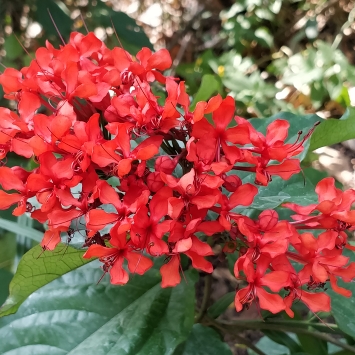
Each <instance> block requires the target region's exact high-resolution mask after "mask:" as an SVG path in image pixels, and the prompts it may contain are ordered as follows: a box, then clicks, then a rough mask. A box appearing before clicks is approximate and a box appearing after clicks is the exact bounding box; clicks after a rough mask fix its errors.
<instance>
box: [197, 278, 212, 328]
mask: <svg viewBox="0 0 355 355" xmlns="http://www.w3.org/2000/svg"><path fill="white" fill-rule="evenodd" d="M211 286H212V275H211V274H207V275H206V277H205V287H204V290H203V298H202V303H201V308H200V312H199V313H198V315H197V316H196V320H195V323H200V322H201V320H202V318H203V317H204V316H205V313H206V311H207V307H208V302H209V300H210V296H211Z"/></svg>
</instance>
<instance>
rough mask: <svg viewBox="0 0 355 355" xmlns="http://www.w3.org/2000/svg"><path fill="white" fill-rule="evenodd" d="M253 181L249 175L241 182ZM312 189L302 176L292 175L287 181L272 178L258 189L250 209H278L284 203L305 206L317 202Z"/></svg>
mask: <svg viewBox="0 0 355 355" xmlns="http://www.w3.org/2000/svg"><path fill="white" fill-rule="evenodd" d="M254 179H255V174H249V175H248V176H247V177H245V178H243V179H242V181H243V183H247V182H249V183H253V182H254ZM314 189H315V186H314V185H313V183H312V182H311V181H310V180H309V179H308V178H307V176H306V177H305V178H304V177H303V175H302V174H297V175H294V176H292V177H291V178H290V179H289V180H283V179H281V178H280V177H278V176H274V177H273V178H272V181H271V182H270V183H269V184H268V185H267V186H260V187H259V193H258V194H257V195H256V196H255V198H254V201H253V203H252V204H251V206H250V208H251V209H257V210H266V209H270V208H275V207H278V206H280V205H281V204H282V203H284V202H286V201H290V202H291V201H292V202H294V203H297V204H300V205H303V206H306V205H309V204H311V203H315V202H317V201H318V196H317V195H316V193H315V191H314ZM239 209H240V208H239ZM244 209H245V208H244Z"/></svg>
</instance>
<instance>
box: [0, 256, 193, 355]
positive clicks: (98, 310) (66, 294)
mask: <svg viewBox="0 0 355 355" xmlns="http://www.w3.org/2000/svg"><path fill="white" fill-rule="evenodd" d="M101 275H102V270H100V268H99V267H98V265H97V264H96V262H93V263H91V264H90V265H86V266H84V267H82V268H80V269H77V270H75V271H72V272H70V273H68V274H66V275H64V276H63V277H61V278H59V279H57V280H55V281H54V282H52V283H50V284H49V285H46V286H45V287H43V288H41V289H40V290H37V291H36V292H35V293H34V294H33V295H32V297H30V298H28V299H27V300H26V301H25V302H24V304H23V305H22V306H21V307H20V309H19V311H18V313H17V314H15V315H12V316H9V317H4V318H2V319H1V320H0V338H1V343H0V353H1V354H4V353H5V354H7V355H8V353H10V354H12V355H15V354H18V355H20V354H36V355H37V354H42V353H43V354H55V355H64V354H67V355H89V354H95V355H106V354H120V355H121V354H122V355H123V354H124V355H158V354H159V355H170V354H173V352H174V351H175V349H176V348H177V346H178V345H179V344H180V343H182V342H184V341H185V340H186V338H187V336H188V334H189V332H190V330H191V328H192V326H193V320H194V307H195V297H194V296H195V287H194V283H195V278H194V277H193V275H192V274H191V273H189V272H187V273H186V274H185V275H186V278H187V283H185V282H182V283H181V284H180V285H179V286H177V287H175V288H165V289H162V288H161V286H160V280H161V276H160V273H159V271H158V270H157V269H152V270H150V271H149V272H148V273H146V274H145V275H144V276H138V275H135V276H133V277H132V278H131V280H130V281H129V283H128V284H127V285H125V286H114V285H110V282H109V277H108V276H107V277H105V278H104V279H103V280H102V281H101V282H100V283H99V284H96V283H97V281H98V280H99V279H100V277H101ZM44 349H45V350H44ZM49 350H50V351H49ZM45 351H47V352H45Z"/></svg>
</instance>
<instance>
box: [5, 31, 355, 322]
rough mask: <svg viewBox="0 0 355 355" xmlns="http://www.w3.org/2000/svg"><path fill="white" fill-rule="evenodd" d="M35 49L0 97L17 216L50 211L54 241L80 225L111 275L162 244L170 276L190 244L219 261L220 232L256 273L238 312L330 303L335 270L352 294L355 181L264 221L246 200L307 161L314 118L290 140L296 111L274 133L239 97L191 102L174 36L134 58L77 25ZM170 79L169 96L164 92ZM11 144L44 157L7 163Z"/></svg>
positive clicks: (205, 266)
mask: <svg viewBox="0 0 355 355" xmlns="http://www.w3.org/2000/svg"><path fill="white" fill-rule="evenodd" d="M35 56H36V57H35V59H34V60H32V62H31V63H30V65H29V67H25V68H23V69H22V70H20V71H18V70H15V69H10V68H8V69H6V70H5V71H4V73H3V74H1V75H0V84H1V85H2V86H3V89H4V92H5V96H6V98H8V99H10V100H14V102H15V103H16V105H17V110H16V111H11V110H10V109H7V108H0V127H1V131H0V159H2V161H3V164H2V166H1V167H0V184H1V187H2V190H0V209H7V208H9V207H10V206H12V205H16V207H15V209H14V211H13V214H14V215H16V216H19V215H21V214H23V213H25V212H27V213H28V214H30V215H31V217H32V218H34V219H36V220H38V221H39V222H41V223H45V224H46V225H47V226H48V229H47V230H46V232H45V233H44V238H43V241H42V247H43V249H44V250H53V249H54V248H55V247H56V245H57V244H58V243H59V242H60V241H61V236H63V234H64V235H65V234H67V235H68V240H70V239H71V238H72V237H73V233H74V232H75V231H77V230H79V229H81V230H83V231H84V234H85V243H84V247H87V248H88V249H87V251H86V252H85V254H84V258H93V257H96V258H99V260H100V261H101V262H102V264H103V270H104V273H107V272H108V273H109V274H110V276H111V282H112V283H113V284H119V285H122V284H125V283H127V282H128V279H129V274H128V271H129V272H130V273H137V274H140V275H142V274H144V273H145V272H146V271H147V270H148V269H150V268H151V267H152V266H153V261H152V259H153V258H155V257H163V258H164V264H163V266H162V267H161V269H160V272H161V275H162V287H170V286H175V285H177V284H179V283H180V281H181V272H182V268H181V257H182V255H183V254H184V255H186V256H187V257H188V258H189V259H190V260H191V265H192V267H193V268H196V269H198V270H201V271H204V272H207V273H211V272H212V271H213V266H212V263H211V257H212V256H213V255H215V252H214V250H215V249H212V247H213V246H214V245H216V244H219V245H222V250H223V251H222V253H236V254H237V255H238V256H239V257H238V259H237V262H236V263H235V267H234V273H235V276H236V277H237V278H239V279H244V280H245V281H246V282H247V286H246V287H245V288H241V289H239V290H238V291H237V293H236V298H235V305H236V309H237V310H238V311H239V310H241V309H242V308H243V307H244V306H246V307H248V306H249V305H250V303H251V302H253V301H254V300H258V302H259V305H260V308H262V309H265V310H269V311H271V312H273V313H276V312H279V311H282V310H285V311H286V312H287V313H288V314H289V315H291V316H292V310H291V305H292V303H293V301H295V300H301V301H303V302H304V303H305V304H306V305H307V306H308V307H309V308H310V309H311V310H312V311H314V312H317V311H320V310H323V311H328V310H329V308H330V300H329V296H328V295H327V294H325V293H324V292H322V290H323V289H324V286H325V284H326V282H327V281H328V280H330V284H331V287H332V288H333V289H334V290H335V291H336V292H339V293H341V294H344V295H345V296H349V291H347V290H344V289H343V288H341V287H339V286H337V279H338V278H339V277H341V278H342V279H343V280H345V281H350V280H351V279H353V278H354V277H355V264H351V263H350V264H349V258H347V257H345V256H343V255H342V251H343V248H344V247H349V248H351V246H349V245H348V243H347V234H346V232H345V231H346V230H352V229H353V228H354V226H355V211H350V207H351V204H352V203H353V202H354V201H355V191H353V190H349V191H346V192H344V193H343V192H341V191H340V190H338V189H336V188H335V186H334V180H333V179H331V178H327V179H324V180H322V181H321V182H320V183H319V184H318V185H317V189H316V192H317V193H318V195H319V204H317V205H311V206H306V207H302V206H298V205H295V204H293V203H286V204H284V207H285V208H288V209H290V210H292V211H294V212H295V213H296V214H295V215H294V216H293V222H288V221H283V220H280V219H279V216H278V214H277V212H276V211H274V210H266V211H263V212H262V213H261V214H260V215H259V217H258V219H257V220H253V219H251V218H249V217H246V216H245V215H243V214H241V213H240V212H238V211H241V210H242V208H241V206H244V207H246V208H247V207H248V206H250V205H251V204H252V203H253V200H254V198H255V196H256V195H257V194H258V187H257V185H262V186H266V185H268V183H269V182H270V181H271V180H272V177H273V176H275V175H277V176H279V177H281V178H282V179H285V180H287V179H289V178H290V177H291V176H292V175H294V174H297V173H299V172H300V171H301V167H300V161H299V159H297V157H296V156H297V155H298V154H299V153H301V152H302V151H303V143H304V142H305V140H306V139H308V138H309V136H310V135H311V133H312V130H311V131H310V132H308V133H307V134H305V135H304V136H303V138H302V139H301V135H302V133H300V134H299V139H297V140H296V141H295V142H294V143H285V140H286V139H287V136H288V129H289V123H288V122H287V121H285V120H281V119H276V120H274V121H273V122H272V123H271V124H270V125H269V126H268V128H267V131H266V134H265V135H263V134H262V133H260V132H258V131H256V130H255V129H254V127H253V126H252V125H251V124H250V122H249V121H248V120H245V119H243V118H241V117H237V116H235V102H234V99H233V98H232V97H229V96H227V97H226V98H224V99H223V98H222V97H221V96H220V95H217V96H214V97H212V98H211V99H210V100H209V101H208V102H203V101H201V102H198V103H197V104H196V106H195V107H194V109H193V110H191V109H190V97H189V96H188V94H187V93H186V90H185V85H184V82H183V81H179V80H178V79H176V78H173V77H169V76H164V75H163V71H164V70H166V69H168V68H169V67H170V66H171V64H172V61H171V58H170V55H169V53H168V51H167V50H165V49H162V50H159V51H158V52H156V53H152V52H151V51H150V50H149V49H148V48H143V49H142V50H141V51H140V52H139V53H138V54H137V55H136V56H135V57H134V58H133V57H132V56H131V55H130V54H129V53H128V52H126V51H125V50H124V49H122V48H114V49H113V50H110V49H108V48H107V47H106V46H105V44H104V43H102V41H100V40H99V39H97V38H96V37H95V35H94V34H93V33H89V34H88V35H86V36H85V35H82V34H80V33H72V34H71V36H70V40H69V43H68V44H66V45H63V46H61V47H60V49H55V48H54V47H53V46H52V45H51V44H50V43H48V42H47V44H46V47H45V48H39V49H38V50H37V52H36V55H35ZM159 86H160V87H163V88H164V89H165V92H166V97H158V96H157V95H156V94H155V93H154V90H155V88H157V87H159ZM9 152H14V153H16V154H17V155H20V156H23V157H25V158H31V157H32V158H33V160H34V161H35V163H36V168H35V169H34V170H32V171H26V170H25V169H23V168H21V167H18V166H16V167H12V168H9V167H7V166H6V156H7V154H8V153H9ZM238 171H244V172H245V171H247V172H250V173H254V174H255V184H251V183H243V182H242V180H241V179H240V177H238ZM113 177H114V178H113ZM113 182H114V183H113ZM10 190H11V191H10ZM6 191H8V192H6ZM79 225H80V228H79ZM302 230H304V233H301V232H302ZM309 230H316V231H318V230H320V232H321V233H320V234H319V235H318V236H314V235H313V234H312V233H310V232H309ZM209 256H210V258H207V257H209ZM291 261H292V262H296V263H297V264H298V265H299V266H300V268H298V269H297V268H295V267H294V265H295V264H294V263H291ZM280 290H284V293H283V297H281V295H280V294H279V291H280Z"/></svg>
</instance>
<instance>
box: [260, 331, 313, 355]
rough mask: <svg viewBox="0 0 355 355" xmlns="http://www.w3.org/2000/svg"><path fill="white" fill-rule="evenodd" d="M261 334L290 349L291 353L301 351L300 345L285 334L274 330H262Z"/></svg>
mask: <svg viewBox="0 0 355 355" xmlns="http://www.w3.org/2000/svg"><path fill="white" fill-rule="evenodd" d="M263 333H264V334H265V335H266V336H267V337H268V338H270V339H271V340H272V341H274V342H275V343H278V344H281V345H284V346H286V347H287V348H288V349H290V351H291V353H295V352H296V353H297V352H301V351H302V348H301V346H300V344H298V343H297V342H296V341H295V340H293V339H292V338H291V337H290V336H289V335H288V334H287V333H284V332H278V331H275V330H263ZM314 355H316V354H314Z"/></svg>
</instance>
